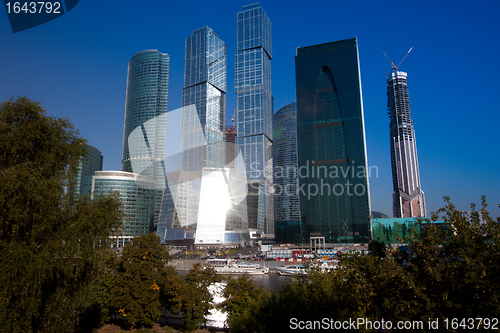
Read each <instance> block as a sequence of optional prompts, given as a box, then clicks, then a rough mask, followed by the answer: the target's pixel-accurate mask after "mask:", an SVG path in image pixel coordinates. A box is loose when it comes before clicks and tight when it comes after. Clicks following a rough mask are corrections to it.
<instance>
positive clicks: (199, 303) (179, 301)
mask: <svg viewBox="0 0 500 333" xmlns="http://www.w3.org/2000/svg"><path fill="white" fill-rule="evenodd" d="M220 280H221V279H220V277H219V276H218V275H217V273H216V272H215V270H214V269H213V268H211V267H209V268H204V267H202V266H201V264H194V265H193V268H192V269H190V270H189V273H188V274H187V275H186V276H185V277H184V278H182V277H180V276H170V277H169V278H168V279H167V280H166V281H165V283H164V285H163V288H162V297H161V298H162V303H163V304H164V306H165V307H166V308H167V309H170V310H171V311H172V313H175V314H182V316H183V321H184V324H183V326H184V329H185V330H186V331H188V332H190V331H193V330H195V329H196V328H198V327H199V326H200V325H201V324H203V323H205V322H206V320H205V316H207V315H208V314H209V310H210V309H211V308H212V301H213V297H212V295H211V293H210V291H209V287H210V286H211V285H212V284H214V283H216V282H220Z"/></svg>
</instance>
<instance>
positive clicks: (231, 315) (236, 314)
mask: <svg viewBox="0 0 500 333" xmlns="http://www.w3.org/2000/svg"><path fill="white" fill-rule="evenodd" d="M223 297H224V301H223V302H222V303H221V304H220V305H219V308H220V309H222V310H223V311H225V312H227V313H228V319H227V323H228V325H229V327H231V331H232V332H248V331H250V332H251V331H260V329H261V327H260V323H259V320H254V319H255V318H254V316H255V315H256V313H255V312H254V310H255V309H256V308H257V307H258V305H259V303H260V302H262V301H263V299H265V298H266V297H269V292H267V291H266V289H265V288H264V287H263V286H261V285H257V284H256V283H255V282H254V280H253V279H252V278H251V277H250V276H248V275H246V274H245V275H240V276H238V278H234V277H232V276H230V277H229V278H228V279H227V281H226V287H225V288H224V292H223Z"/></svg>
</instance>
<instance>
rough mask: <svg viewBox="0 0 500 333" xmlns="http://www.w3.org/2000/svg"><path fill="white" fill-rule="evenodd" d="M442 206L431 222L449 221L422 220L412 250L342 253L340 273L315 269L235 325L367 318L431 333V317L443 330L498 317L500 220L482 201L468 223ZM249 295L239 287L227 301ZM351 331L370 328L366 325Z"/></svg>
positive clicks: (253, 327) (247, 328)
mask: <svg viewBox="0 0 500 333" xmlns="http://www.w3.org/2000/svg"><path fill="white" fill-rule="evenodd" d="M445 201H446V206H445V207H444V208H443V209H441V210H439V211H438V212H437V213H436V214H433V217H432V219H433V220H434V221H437V220H438V219H440V218H439V217H440V216H444V221H445V223H444V225H436V224H432V223H430V222H429V221H424V220H422V221H420V224H421V227H422V232H421V234H420V233H416V232H413V231H412V233H411V239H410V242H409V244H408V248H409V251H407V252H405V251H401V250H395V249H392V248H389V249H386V250H384V248H383V247H382V246H381V244H376V243H373V244H372V245H371V249H372V253H371V254H370V255H365V254H362V255H356V254H353V253H345V254H343V255H342V257H341V264H340V268H339V269H337V270H336V271H335V272H331V273H329V274H324V273H321V272H319V271H317V272H314V271H313V270H311V271H310V274H309V275H308V276H307V277H302V278H297V279H293V280H290V281H289V282H286V283H284V284H283V286H282V288H281V290H279V291H277V292H276V293H274V294H272V295H270V296H269V297H263V298H260V300H259V301H258V302H256V304H255V305H254V306H253V308H252V310H249V311H246V312H245V315H240V316H232V317H231V318H232V320H233V322H232V325H233V326H234V327H235V328H236V329H237V331H238V332H278V331H283V330H284V329H288V328H289V327H290V323H291V322H290V319H291V318H296V319H297V320H301V321H319V322H321V321H322V320H323V318H327V319H328V321H330V319H331V320H334V321H349V320H350V319H354V320H355V319H356V318H365V319H367V320H370V321H372V322H374V321H379V322H380V321H381V320H382V319H383V320H385V321H391V323H393V324H394V325H395V324H396V323H397V322H398V321H406V320H409V321H415V322H418V321H420V322H422V323H423V325H424V329H426V328H428V321H429V320H435V319H439V323H440V326H439V329H440V330H444V328H445V327H444V322H443V320H444V319H446V318H448V319H450V318H460V320H461V319H462V318H497V317H498V314H499V313H500V299H499V298H500V272H499V270H500V227H499V225H500V220H498V219H497V221H494V220H493V219H492V218H491V217H490V215H489V213H488V212H487V204H486V200H485V198H484V197H483V198H482V207H481V209H480V210H479V211H477V210H476V209H475V206H474V205H472V207H471V209H472V218H471V219H470V220H469V219H466V218H463V217H461V214H460V212H459V211H457V210H456V209H455V207H454V206H453V205H452V204H451V202H450V199H449V198H447V197H445ZM245 289H248V288H245ZM246 293H247V292H246V291H244V289H243V288H242V290H238V289H236V291H235V292H232V293H230V294H229V295H230V296H231V297H232V298H231V299H230V300H229V302H233V301H236V300H238V299H239V298H238V297H244V295H246ZM235 295H241V296H235ZM228 309H230V308H228ZM450 320H451V319H450ZM256 323H258V324H256ZM476 323H477V321H476ZM450 327H451V326H450ZM450 327H449V328H450ZM358 328H359V330H358ZM459 328H460V327H459ZM462 328H463V327H462ZM468 328H469V331H480V330H481V329H482V328H480V327H479V328H478V327H477V326H475V327H474V329H470V327H468ZM354 331H356V332H358V331H372V330H370V329H369V328H367V327H366V326H364V327H356V329H355V330H354Z"/></svg>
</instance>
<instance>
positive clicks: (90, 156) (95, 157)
mask: <svg viewBox="0 0 500 333" xmlns="http://www.w3.org/2000/svg"><path fill="white" fill-rule="evenodd" d="M101 170H102V154H101V152H100V151H99V150H97V148H95V147H92V146H90V145H87V155H86V156H85V157H83V158H82V159H81V160H80V164H79V165H78V172H77V175H76V187H75V188H74V189H72V190H73V191H74V193H75V195H90V193H91V192H92V176H94V174H95V172H96V171H101Z"/></svg>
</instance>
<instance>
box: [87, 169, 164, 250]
mask: <svg viewBox="0 0 500 333" xmlns="http://www.w3.org/2000/svg"><path fill="white" fill-rule="evenodd" d="M92 178H93V180H92V188H93V193H92V195H93V196H95V195H108V194H109V193H110V191H113V192H115V193H117V194H118V197H119V198H120V201H121V202H122V210H123V213H124V218H123V230H121V234H120V235H117V236H116V237H117V240H119V241H118V243H120V244H125V243H126V242H127V241H129V240H130V239H132V238H133V237H135V236H140V235H143V234H147V233H148V232H150V231H151V229H152V227H153V224H154V220H152V216H154V205H153V204H152V203H153V200H154V199H155V196H156V184H155V182H154V181H153V180H152V179H151V178H149V177H145V176H142V175H138V174H134V173H131V172H125V171H97V172H96V173H95V175H94V176H93V177H92Z"/></svg>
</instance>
